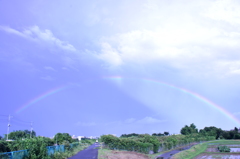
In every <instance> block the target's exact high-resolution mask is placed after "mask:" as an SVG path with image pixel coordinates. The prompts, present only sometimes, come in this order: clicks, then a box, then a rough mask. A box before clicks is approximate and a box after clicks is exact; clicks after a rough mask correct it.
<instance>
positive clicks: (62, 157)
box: [51, 144, 89, 159]
mask: <svg viewBox="0 0 240 159" xmlns="http://www.w3.org/2000/svg"><path fill="white" fill-rule="evenodd" d="M88 146H89V144H85V145H78V146H77V147H75V148H74V149H73V150H69V151H65V152H56V153H55V154H54V155H53V156H52V157H51V158H52V159H67V158H69V157H72V156H74V155H76V154H77V153H78V152H79V151H82V150H84V149H86V148H87V147H88Z"/></svg>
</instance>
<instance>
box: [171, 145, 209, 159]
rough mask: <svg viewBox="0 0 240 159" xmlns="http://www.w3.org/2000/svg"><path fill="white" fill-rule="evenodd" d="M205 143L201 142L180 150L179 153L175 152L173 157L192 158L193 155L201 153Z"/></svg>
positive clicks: (175, 158)
mask: <svg viewBox="0 0 240 159" xmlns="http://www.w3.org/2000/svg"><path fill="white" fill-rule="evenodd" d="M207 146H208V145H207V143H202V144H198V145H195V146H193V147H192V148H191V149H188V150H185V151H182V152H180V153H177V154H176V155H174V156H173V159H183V158H184V159H192V158H194V157H195V156H197V155H199V154H201V153H202V152H204V151H205V150H206V149H207Z"/></svg>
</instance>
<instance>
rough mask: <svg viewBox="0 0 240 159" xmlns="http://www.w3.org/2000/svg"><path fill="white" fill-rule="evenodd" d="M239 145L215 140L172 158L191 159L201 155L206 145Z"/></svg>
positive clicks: (233, 141)
mask: <svg viewBox="0 0 240 159" xmlns="http://www.w3.org/2000/svg"><path fill="white" fill-rule="evenodd" d="M211 144H212V145H239V144H240V140H217V141H209V142H205V143H201V144H198V145H195V146H193V147H192V148H190V149H188V150H185V151H182V152H179V153H177V154H176V155H174V156H173V159H182V158H184V159H192V158H194V157H196V156H198V155H200V154H201V153H203V152H204V151H205V150H206V149H207V147H208V145H211Z"/></svg>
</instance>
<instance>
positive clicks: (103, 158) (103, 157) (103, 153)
mask: <svg viewBox="0 0 240 159" xmlns="http://www.w3.org/2000/svg"><path fill="white" fill-rule="evenodd" d="M109 154H111V150H108V149H99V150H98V159H106V156H108V155H109Z"/></svg>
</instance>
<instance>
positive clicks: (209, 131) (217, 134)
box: [199, 126, 223, 139]
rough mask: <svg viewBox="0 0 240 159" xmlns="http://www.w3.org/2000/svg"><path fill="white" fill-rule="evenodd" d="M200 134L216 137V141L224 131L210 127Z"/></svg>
mask: <svg viewBox="0 0 240 159" xmlns="http://www.w3.org/2000/svg"><path fill="white" fill-rule="evenodd" d="M199 133H200V134H201V135H204V136H215V137H216V139H218V138H219V137H220V136H221V135H222V133H223V130H222V129H221V128H216V127H215V126H210V127H205V128H204V129H201V130H200V131H199Z"/></svg>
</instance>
